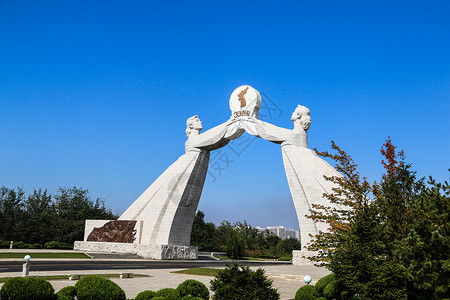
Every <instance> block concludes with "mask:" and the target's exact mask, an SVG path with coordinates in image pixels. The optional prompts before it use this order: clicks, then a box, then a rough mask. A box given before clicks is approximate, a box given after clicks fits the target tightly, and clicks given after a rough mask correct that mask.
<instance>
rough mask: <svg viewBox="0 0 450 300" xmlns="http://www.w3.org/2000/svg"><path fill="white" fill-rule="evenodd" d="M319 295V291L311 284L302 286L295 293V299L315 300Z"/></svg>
mask: <svg viewBox="0 0 450 300" xmlns="http://www.w3.org/2000/svg"><path fill="white" fill-rule="evenodd" d="M319 297H320V294H319V292H318V291H316V288H315V287H314V286H312V285H305V286H302V287H301V288H299V289H298V290H297V293H295V300H316V299H317V298H319Z"/></svg>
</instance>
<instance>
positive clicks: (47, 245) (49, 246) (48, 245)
mask: <svg viewBox="0 0 450 300" xmlns="http://www.w3.org/2000/svg"><path fill="white" fill-rule="evenodd" d="M58 247H59V243H58V242H55V241H51V242H47V243H45V244H44V248H45V249H57V248H58Z"/></svg>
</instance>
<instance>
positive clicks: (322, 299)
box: [317, 297, 327, 300]
mask: <svg viewBox="0 0 450 300" xmlns="http://www.w3.org/2000/svg"><path fill="white" fill-rule="evenodd" d="M317 300H327V298H325V297H319V298H317Z"/></svg>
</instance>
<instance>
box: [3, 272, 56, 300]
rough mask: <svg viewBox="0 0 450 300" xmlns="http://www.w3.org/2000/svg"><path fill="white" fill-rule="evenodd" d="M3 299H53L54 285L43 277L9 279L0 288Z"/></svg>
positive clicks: (54, 297)
mask: <svg viewBox="0 0 450 300" xmlns="http://www.w3.org/2000/svg"><path fill="white" fill-rule="evenodd" d="M0 299H2V300H53V299H56V295H55V290H54V289H53V287H52V285H51V284H50V283H49V282H47V281H45V280H44V279H42V278H34V277H25V278H22V277H17V278H11V279H8V280H7V281H6V282H5V284H4V285H3V286H2V288H1V289H0Z"/></svg>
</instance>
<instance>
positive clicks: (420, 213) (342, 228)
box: [309, 139, 450, 299]
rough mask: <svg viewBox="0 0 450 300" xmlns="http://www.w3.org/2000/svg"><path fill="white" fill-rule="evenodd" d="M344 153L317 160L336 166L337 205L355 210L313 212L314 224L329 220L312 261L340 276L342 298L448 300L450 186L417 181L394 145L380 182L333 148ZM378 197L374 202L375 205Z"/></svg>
mask: <svg viewBox="0 0 450 300" xmlns="http://www.w3.org/2000/svg"><path fill="white" fill-rule="evenodd" d="M332 147H333V149H334V150H336V151H337V152H338V154H335V155H331V154H329V153H328V152H323V153H319V155H322V156H325V157H329V158H332V159H334V160H335V161H336V162H337V166H336V169H337V170H338V171H339V172H341V173H342V174H343V175H344V177H342V178H338V177H336V178H326V179H327V180H330V181H333V182H334V183H335V184H336V188H335V189H334V190H333V192H332V193H330V194H325V197H326V198H328V199H329V200H330V201H331V202H332V203H337V204H339V205H340V206H341V207H348V208H351V210H347V211H342V210H341V211H339V210H337V209H327V208H326V207H320V206H314V205H313V206H314V209H313V211H312V214H311V216H310V217H311V218H312V219H314V220H316V221H319V222H326V223H327V225H328V226H329V227H330V231H329V232H325V233H320V234H319V235H317V236H316V239H315V241H314V242H313V243H312V245H310V247H309V250H315V251H319V255H317V256H316V257H315V258H314V260H315V261H318V262H320V263H321V264H322V265H326V266H327V267H328V268H329V269H330V270H331V271H333V273H335V274H336V284H337V285H338V286H339V289H341V290H340V295H341V296H342V297H343V298H352V297H356V295H357V296H358V297H359V298H361V299H407V298H409V299H442V298H450V291H449V288H450V285H449V282H450V280H449V278H450V264H449V261H450V251H448V249H449V248H450V214H449V211H450V186H449V185H448V183H447V182H445V183H444V184H441V183H436V182H435V181H433V180H430V182H428V184H425V183H424V180H423V179H417V178H416V173H415V172H413V171H411V165H410V164H407V163H405V161H404V159H405V157H404V155H403V152H399V153H396V150H395V149H396V147H395V146H394V145H393V144H392V143H391V140H390V139H388V140H387V141H386V143H385V144H384V145H383V148H382V149H381V153H382V154H383V156H384V159H385V160H383V161H382V164H383V166H384V167H385V169H386V173H385V174H384V175H383V176H382V178H381V181H380V183H379V184H378V183H374V184H373V185H370V184H369V183H368V182H367V181H366V180H365V179H364V178H363V179H362V180H361V177H360V175H359V173H358V172H357V171H356V164H355V163H354V162H353V160H352V159H351V158H350V156H348V155H347V154H346V153H345V152H344V151H342V150H341V149H340V148H339V147H337V146H336V145H335V144H334V143H332ZM371 194H372V195H373V198H374V201H371V200H370V199H369V196H371Z"/></svg>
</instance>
